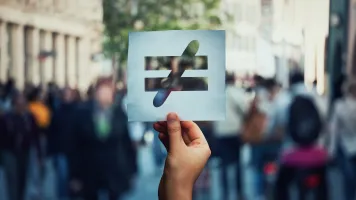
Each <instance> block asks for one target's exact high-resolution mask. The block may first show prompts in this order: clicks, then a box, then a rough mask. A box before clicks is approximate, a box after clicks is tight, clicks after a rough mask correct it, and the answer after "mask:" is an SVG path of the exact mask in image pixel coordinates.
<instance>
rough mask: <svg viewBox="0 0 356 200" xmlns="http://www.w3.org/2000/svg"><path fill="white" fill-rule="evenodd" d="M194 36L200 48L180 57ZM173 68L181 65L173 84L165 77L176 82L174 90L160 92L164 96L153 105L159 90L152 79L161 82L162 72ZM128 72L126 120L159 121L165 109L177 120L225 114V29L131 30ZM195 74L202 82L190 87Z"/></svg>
mask: <svg viewBox="0 0 356 200" xmlns="http://www.w3.org/2000/svg"><path fill="white" fill-rule="evenodd" d="M194 41H195V42H196V41H197V42H198V44H199V48H198V49H197V51H196V52H195V54H193V55H195V56H194V57H191V58H192V59H190V60H189V59H186V60H188V61H185V57H184V58H183V56H182V54H183V52H186V51H185V50H186V48H187V46H188V45H190V44H192V43H194ZM170 56H172V57H173V56H175V57H177V58H171V57H170ZM199 59H200V60H199ZM204 59H205V60H204ZM175 60H177V62H175ZM192 60H193V61H192ZM200 61H201V62H200ZM192 63H193V64H192ZM201 63H203V64H201ZM167 66H168V67H167ZM196 66H200V68H197V67H196ZM178 68H179V69H182V68H184V69H185V71H184V70H183V71H184V72H182V74H181V75H179V77H178V78H177V79H175V80H178V83H177V84H174V83H175V82H174V81H171V82H169V83H170V84H171V85H176V86H175V87H174V88H175V89H174V91H172V90H170V91H171V92H170V93H165V94H168V96H167V95H166V98H165V101H164V102H163V103H162V102H161V103H160V104H159V105H158V106H157V105H156V104H155V103H154V99H156V98H157V99H159V96H162V95H163V93H162V95H160V94H161V93H160V92H162V89H159V88H157V85H159V86H158V87H164V86H161V85H163V83H165V82H164V81H165V78H167V77H168V75H170V74H177V73H175V72H176V71H177V69H178ZM158 69H159V70H158ZM178 71H179V70H178ZM171 72H172V73H171ZM127 73H128V74H127V75H128V79H127V84H128V103H127V111H128V112H127V113H128V120H129V121H145V122H153V121H164V120H165V119H166V115H167V114H168V113H169V112H176V113H177V114H178V115H179V117H180V118H181V120H195V121H217V120H224V119H225V108H226V107H225V31H220V30H219V31H207V30H194V31H153V32H132V33H130V34H129V54H128V69H127ZM200 78H201V80H204V81H200V82H199V83H205V85H204V86H203V85H202V84H200V86H199V87H200V89H199V88H198V86H197V87H195V86H194V87H193V86H192V84H191V83H194V84H195V83H197V82H196V80H197V79H199V80H200ZM151 79H152V80H151ZM168 80H173V79H168ZM192 80H193V81H192ZM171 88H173V86H172V87H171ZM176 88H179V89H176ZM197 88H198V89H197ZM197 90H199V91H197ZM158 91H160V92H158ZM163 91H167V90H163Z"/></svg>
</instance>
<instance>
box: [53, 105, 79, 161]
mask: <svg viewBox="0 0 356 200" xmlns="http://www.w3.org/2000/svg"><path fill="white" fill-rule="evenodd" d="M76 109H77V106H76V104H74V103H70V104H69V103H67V104H61V105H60V106H59V107H58V109H57V110H55V111H54V113H53V116H52V120H51V124H50V126H49V130H48V153H49V154H50V155H53V154H64V155H66V154H68V153H69V151H70V148H71V146H72V145H71V142H72V135H73V127H74V122H75V113H76Z"/></svg>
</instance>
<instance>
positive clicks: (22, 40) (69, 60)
mask: <svg viewBox="0 0 356 200" xmlns="http://www.w3.org/2000/svg"><path fill="white" fill-rule="evenodd" d="M102 30H103V24H102V5H101V1H100V0H89V1H78V0H72V1H61V0H54V1H53V0H46V1H39V0H30V1H14V0H3V1H1V2H0V44H1V47H0V80H1V81H6V80H7V79H8V78H10V77H12V78H14V79H15V80H16V83H17V86H18V87H19V88H22V87H23V86H24V83H25V82H27V81H28V82H33V83H35V84H38V83H44V84H45V83H47V82H49V81H55V82H56V83H57V84H58V85H59V86H63V85H65V84H69V85H71V86H78V87H79V89H86V87H87V86H88V84H89V83H90V82H91V81H92V80H93V78H94V76H95V68H96V65H98V64H97V63H96V61H95V59H94V57H95V56H94V55H95V54H97V53H99V52H101V33H102ZM99 65H100V64H99Z"/></svg>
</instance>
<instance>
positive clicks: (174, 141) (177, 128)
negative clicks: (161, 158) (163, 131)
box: [167, 113, 183, 151]
mask: <svg viewBox="0 0 356 200" xmlns="http://www.w3.org/2000/svg"><path fill="white" fill-rule="evenodd" d="M167 132H168V140H169V148H170V149H169V151H171V150H174V149H176V148H179V146H180V145H182V144H183V137H182V129H181V125H180V120H179V118H178V116H177V114H175V113H169V114H168V116H167Z"/></svg>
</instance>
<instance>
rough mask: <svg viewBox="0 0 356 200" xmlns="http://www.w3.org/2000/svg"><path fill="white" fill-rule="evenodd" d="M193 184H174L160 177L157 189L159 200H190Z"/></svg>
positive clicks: (168, 179) (171, 180)
mask: <svg viewBox="0 0 356 200" xmlns="http://www.w3.org/2000/svg"><path fill="white" fill-rule="evenodd" d="M192 196H193V184H185V183H182V182H176V181H174V180H173V179H170V178H167V177H166V176H165V175H163V176H162V178H161V182H160V184H159V189H158V198H159V200H192V199H193V197H192Z"/></svg>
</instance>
